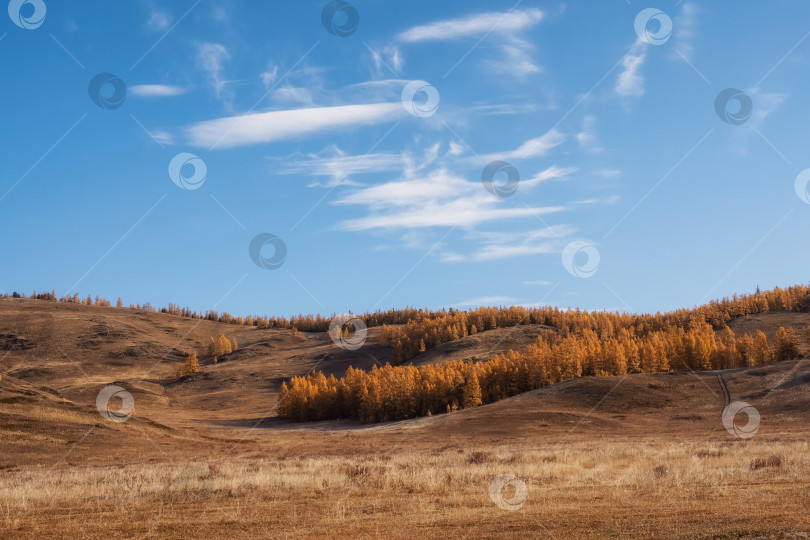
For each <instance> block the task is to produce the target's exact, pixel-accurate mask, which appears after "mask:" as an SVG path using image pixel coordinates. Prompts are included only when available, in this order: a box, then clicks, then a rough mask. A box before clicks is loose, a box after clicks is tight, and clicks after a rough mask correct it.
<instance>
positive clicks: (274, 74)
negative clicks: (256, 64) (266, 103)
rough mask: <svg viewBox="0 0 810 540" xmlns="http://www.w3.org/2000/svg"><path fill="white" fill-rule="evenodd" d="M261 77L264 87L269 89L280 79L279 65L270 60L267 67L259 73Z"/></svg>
mask: <svg viewBox="0 0 810 540" xmlns="http://www.w3.org/2000/svg"><path fill="white" fill-rule="evenodd" d="M259 78H261V80H262V84H263V85H264V87H265V88H266V89H268V90H269V89H270V87H271V86H273V84H274V83H275V82H276V79H278V66H277V65H275V64H273V63H272V62H268V64H267V69H265V70H264V71H262V72H261V73H260V74H259Z"/></svg>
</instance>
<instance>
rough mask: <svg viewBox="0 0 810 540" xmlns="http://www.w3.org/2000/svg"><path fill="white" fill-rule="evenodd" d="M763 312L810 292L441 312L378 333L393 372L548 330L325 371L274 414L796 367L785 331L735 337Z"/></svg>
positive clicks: (411, 410)
mask: <svg viewBox="0 0 810 540" xmlns="http://www.w3.org/2000/svg"><path fill="white" fill-rule="evenodd" d="M767 311H802V312H807V311H810V288H808V287H791V288H789V289H775V290H774V291H769V292H764V293H760V294H756V295H750V296H743V297H736V296H735V297H734V298H733V299H726V300H723V301H720V302H712V303H710V304H707V305H705V306H700V307H697V308H694V309H691V310H679V311H675V312H671V313H667V314H656V315H629V314H617V313H588V312H584V311H579V310H576V311H574V310H560V309H557V308H542V309H533V310H526V309H524V308H520V307H512V308H504V309H495V308H482V309H478V310H473V311H470V312H442V313H441V314H435V315H434V316H433V317H424V318H421V319H420V320H418V321H409V322H408V323H406V324H405V325H402V326H399V327H396V328H393V327H387V326H384V327H383V328H382V329H381V340H382V341H383V343H386V344H388V345H390V346H392V347H393V348H394V359H395V363H396V362H398V361H404V360H407V359H409V358H411V357H413V356H415V355H416V354H418V353H419V352H422V351H424V350H425V349H426V348H432V347H435V346H437V345H439V344H441V343H444V342H447V341H452V340H455V339H458V338H460V337H463V336H465V335H470V334H472V333H475V332H478V331H480V330H490V329H494V328H498V327H514V326H516V325H520V324H542V325H545V326H547V327H548V331H547V332H546V333H545V334H544V335H541V336H540V337H539V338H538V340H537V342H536V343H534V344H533V345H531V346H529V347H527V348H526V349H525V350H523V351H520V352H516V351H509V352H508V353H506V354H501V355H496V356H495V357H493V358H492V359H491V360H489V361H486V362H476V361H474V360H467V361H450V362H446V363H443V364H441V365H425V366H421V367H418V368H417V367H414V366H412V365H390V364H387V365H386V366H384V367H383V368H377V367H376V366H375V367H373V368H372V370H371V371H369V372H366V371H362V370H358V369H353V368H349V370H347V372H346V374H345V375H344V376H343V377H341V378H340V379H338V378H336V377H334V376H333V375H331V376H329V377H328V378H327V377H326V376H325V375H324V374H323V373H320V372H316V373H313V374H311V375H309V376H307V377H293V378H292V379H291V380H290V381H289V384H288V383H286V382H285V383H284V384H282V388H281V394H280V396H279V405H278V413H279V414H280V415H281V416H282V417H285V418H288V419H291V420H323V419H329V418H356V419H359V420H360V421H363V422H379V421H389V420H399V419H405V418H413V417H416V416H425V415H431V414H437V413H442V412H447V411H451V410H455V409H459V408H465V407H474V406H477V405H479V404H484V403H491V402H493V401H497V400H500V399H503V398H506V397H509V396H513V395H516V394H519V393H521V392H526V391H529V390H533V389H536V388H541V387H543V386H546V385H549V384H554V383H557V382H561V381H565V380H568V379H573V378H575V377H582V376H601V375H624V374H626V373H655V372H664V371H670V370H687V369H689V370H694V371H703V370H712V369H728V368H737V367H744V366H757V365H763V364H767V363H770V362H774V361H780V360H787V359H791V358H796V357H798V356H799V354H800V350H799V338H798V336H797V335H796V333H795V332H794V331H793V330H785V329H784V328H780V329H779V331H778V332H777V334H776V336H775V339H774V343H773V347H771V344H769V343H768V339H767V337H766V336H765V334H764V333H762V332H761V331H758V332H757V333H756V335H753V336H752V335H747V334H745V335H741V336H737V335H735V334H734V333H733V332H732V330H731V329H730V328H729V327H728V325H727V323H728V322H729V321H731V320H733V319H735V318H738V317H742V316H745V315H751V314H755V313H763V312H767Z"/></svg>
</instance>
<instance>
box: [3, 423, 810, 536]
mask: <svg viewBox="0 0 810 540" xmlns="http://www.w3.org/2000/svg"><path fill="white" fill-rule="evenodd" d="M775 452H777V453H775ZM773 456H778V459H777V458H774V457H773ZM758 460H763V462H766V463H770V465H767V466H762V467H752V463H756V462H758ZM777 461H778V463H777ZM808 470H810V445H809V444H808V443H807V442H805V441H778V440H769V441H754V440H747V441H743V440H733V441H715V442H700V441H691V442H677V441H674V440H668V441H666V440H657V439H655V438H649V439H639V440H636V441H634V443H633V444H627V443H626V441H624V440H621V439H612V440H608V441H602V442H596V441H594V442H587V441H585V442H583V441H579V442H576V443H572V444H566V445H565V446H564V447H563V446H556V447H555V446H552V445H538V446H537V447H531V446H511V445H510V446H504V445H492V446H483V447H482V446H476V447H475V449H474V450H469V449H466V448H463V447H461V446H457V447H454V448H448V449H446V450H444V451H430V450H423V451H418V450H406V451H398V449H396V448H394V449H392V450H391V451H390V452H389V453H383V454H380V455H377V456H376V457H371V456H367V455H362V456H358V457H351V456H333V457H322V458H310V457H290V458H288V459H272V458H267V459H256V458H252V459H251V458H232V459H223V460H217V459H206V460H200V461H196V460H195V461H193V462H187V463H174V462H163V463H153V464H138V465H122V466H120V467H72V468H69V469H59V470H54V471H47V470H37V471H20V472H12V473H5V474H4V475H3V476H2V477H0V515H2V517H3V524H2V526H0V533H2V536H4V537H6V536H7V537H12V536H14V537H20V538H22V537H29V538H34V537H50V536H59V537H76V536H83V537H99V538H100V537H109V536H118V537H144V536H146V537H150V536H151V537H180V536H194V537H202V536H206V537H208V536H216V537H220V536H224V535H226V534H230V535H234V534H235V535H237V536H240V535H241V534H240V533H244V534H246V535H247V536H249V537H255V536H259V537H312V538H314V537H331V538H338V537H339V538H352V537H357V536H385V537H387V538H391V537H397V538H399V537H403V538H404V537H411V538H414V537H461V536H464V535H469V536H471V537H476V538H477V537H497V538H507V537H516V536H519V537H529V536H532V537H533V536H544V535H545V536H552V535H553V536H554V537H556V538H569V537H570V538H577V537H580V538H581V537H594V538H598V537H605V536H608V537H611V536H615V537H619V536H620V537H634V538H649V537H699V536H703V535H706V536H708V535H711V534H727V535H732V536H734V537H749V536H751V537H753V536H758V535H766V536H767V535H768V534H777V533H779V532H781V533H788V532H791V531H792V532H795V533H799V532H802V531H807V530H810V519H808V517H807V516H808V511H810V501H808V499H807V497H808V476H807V471H808ZM502 474H511V475H514V476H516V477H517V478H518V479H520V480H521V481H522V482H524V483H525V485H526V488H527V496H526V498H525V503H524V504H522V506H520V507H519V508H518V509H517V510H514V511H509V510H504V509H501V508H499V507H498V506H496V504H495V503H493V501H492V500H491V498H490V495H489V490H490V485H491V483H492V481H493V480H494V479H495V478H496V477H498V476H500V475H502ZM510 490H511V491H510ZM514 495H515V490H514V487H511V488H510V487H507V488H506V489H505V490H504V492H503V496H504V497H505V498H506V499H511V498H512V497H513V496H514ZM57 526H58V529H57V528H56V527H57Z"/></svg>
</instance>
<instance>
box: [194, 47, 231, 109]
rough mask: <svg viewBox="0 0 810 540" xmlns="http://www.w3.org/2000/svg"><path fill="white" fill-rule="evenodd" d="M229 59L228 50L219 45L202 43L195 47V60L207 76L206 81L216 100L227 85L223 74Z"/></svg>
mask: <svg viewBox="0 0 810 540" xmlns="http://www.w3.org/2000/svg"><path fill="white" fill-rule="evenodd" d="M230 57H231V55H230V53H228V49H226V48H225V46H224V45H221V44H219V43H202V44H199V45H198V46H197V60H198V61H199V63H200V66H201V67H202V69H203V70H204V71H205V72H206V73H207V74H208V80H209V82H210V83H211V86H212V87H213V88H214V92H216V95H217V97H218V98H219V97H221V96H222V91H223V89H224V88H225V84H226V83H227V81H226V80H225V78H224V77H223V74H224V70H225V61H226V60H228V59H230Z"/></svg>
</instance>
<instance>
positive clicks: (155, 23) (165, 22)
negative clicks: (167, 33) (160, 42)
mask: <svg viewBox="0 0 810 540" xmlns="http://www.w3.org/2000/svg"><path fill="white" fill-rule="evenodd" d="M171 24H172V16H171V15H170V14H168V13H166V12H164V11H159V10H153V11H152V12H151V13H150V14H149V20H148V21H146V25H147V26H148V27H149V29H150V30H152V31H153V32H163V31H164V30H166V29H167V28H168V27H169V25H171Z"/></svg>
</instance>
